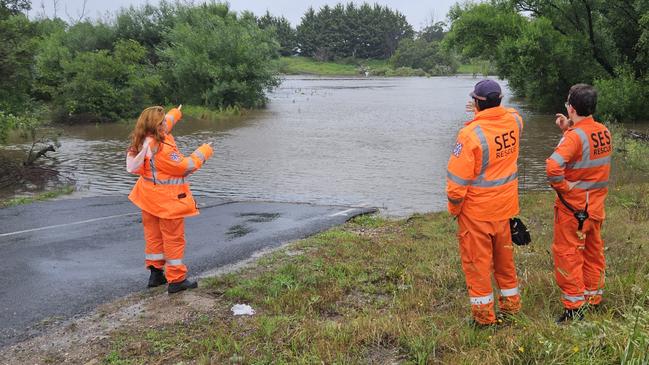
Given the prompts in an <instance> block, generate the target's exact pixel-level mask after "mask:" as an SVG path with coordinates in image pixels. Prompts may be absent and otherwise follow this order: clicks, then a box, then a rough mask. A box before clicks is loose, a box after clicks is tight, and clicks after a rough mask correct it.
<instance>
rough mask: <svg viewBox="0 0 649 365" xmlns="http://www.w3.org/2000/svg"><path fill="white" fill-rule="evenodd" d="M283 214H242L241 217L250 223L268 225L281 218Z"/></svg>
mask: <svg viewBox="0 0 649 365" xmlns="http://www.w3.org/2000/svg"><path fill="white" fill-rule="evenodd" d="M280 216H281V214H279V213H241V214H239V217H242V218H248V219H246V222H250V223H266V222H272V221H274V220H275V219H277V218H279V217H280Z"/></svg>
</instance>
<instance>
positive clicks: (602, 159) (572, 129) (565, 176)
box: [546, 84, 613, 323]
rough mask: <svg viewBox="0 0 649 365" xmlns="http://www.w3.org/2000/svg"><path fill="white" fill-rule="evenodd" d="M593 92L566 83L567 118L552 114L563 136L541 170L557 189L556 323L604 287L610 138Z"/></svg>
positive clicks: (574, 315)
mask: <svg viewBox="0 0 649 365" xmlns="http://www.w3.org/2000/svg"><path fill="white" fill-rule="evenodd" d="M596 106H597V91H596V90H595V89H594V88H593V87H592V86H590V85H585V84H578V85H574V86H573V87H571V88H570V92H569V93H568V101H567V102H566V109H567V111H568V117H566V116H565V115H563V114H557V120H556V124H557V126H559V128H561V130H562V131H563V138H561V141H560V142H559V145H558V146H557V147H556V149H555V150H554V153H553V154H552V156H550V158H548V159H547V160H546V171H547V175H548V180H549V182H550V184H551V185H552V188H554V190H556V192H557V199H556V202H555V204H554V243H553V245H552V252H553V254H554V269H555V276H556V279H557V284H558V285H559V287H560V288H561V291H562V293H563V296H562V299H561V301H562V302H563V306H564V308H565V310H564V312H563V314H562V315H561V316H560V317H559V318H558V319H557V322H559V323H561V322H565V321H568V320H572V319H582V318H583V309H584V304H586V303H589V304H591V305H599V303H600V302H601V301H602V294H603V288H604V269H605V267H606V263H605V260H604V242H603V241H602V238H601V229H602V222H603V221H604V200H605V199H606V195H607V194H608V179H609V174H610V171H611V153H612V151H613V144H612V143H613V141H612V138H611V132H610V131H609V130H608V129H607V128H606V127H605V126H604V125H602V124H600V123H598V122H596V121H595V120H594V119H593V113H595V108H596Z"/></svg>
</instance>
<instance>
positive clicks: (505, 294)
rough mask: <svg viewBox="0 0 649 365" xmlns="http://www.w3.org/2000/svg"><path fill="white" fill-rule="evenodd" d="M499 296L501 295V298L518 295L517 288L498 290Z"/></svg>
mask: <svg viewBox="0 0 649 365" xmlns="http://www.w3.org/2000/svg"><path fill="white" fill-rule="evenodd" d="M500 295H502V296H503V297H511V296H514V295H518V287H515V288H512V289H500Z"/></svg>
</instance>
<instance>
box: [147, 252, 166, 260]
mask: <svg viewBox="0 0 649 365" xmlns="http://www.w3.org/2000/svg"><path fill="white" fill-rule="evenodd" d="M144 258H145V259H147V260H151V261H159V260H164V259H165V255H164V254H162V253H146V254H144Z"/></svg>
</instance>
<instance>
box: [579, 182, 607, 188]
mask: <svg viewBox="0 0 649 365" xmlns="http://www.w3.org/2000/svg"><path fill="white" fill-rule="evenodd" d="M605 187H608V181H579V182H577V184H575V186H573V189H574V188H577V189H584V190H588V189H603V188H605Z"/></svg>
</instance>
